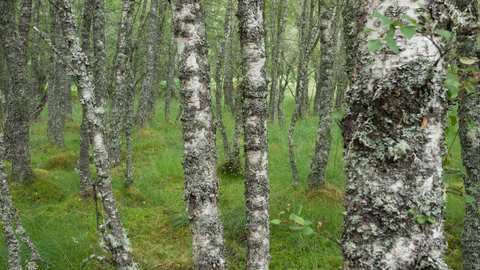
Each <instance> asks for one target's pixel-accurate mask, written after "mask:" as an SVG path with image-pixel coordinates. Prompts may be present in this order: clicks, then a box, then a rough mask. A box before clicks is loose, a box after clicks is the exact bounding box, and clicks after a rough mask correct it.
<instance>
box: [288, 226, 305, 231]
mask: <svg viewBox="0 0 480 270" xmlns="http://www.w3.org/2000/svg"><path fill="white" fill-rule="evenodd" d="M288 228H289V229H290V230H292V231H303V226H297V225H290V226H288Z"/></svg>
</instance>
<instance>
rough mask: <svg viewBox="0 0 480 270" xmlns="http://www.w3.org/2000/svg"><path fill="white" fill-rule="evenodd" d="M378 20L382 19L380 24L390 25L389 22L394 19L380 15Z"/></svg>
mask: <svg viewBox="0 0 480 270" xmlns="http://www.w3.org/2000/svg"><path fill="white" fill-rule="evenodd" d="M380 20H381V21H382V26H385V25H390V24H393V22H394V20H391V19H389V18H387V16H383V15H382V17H380Z"/></svg>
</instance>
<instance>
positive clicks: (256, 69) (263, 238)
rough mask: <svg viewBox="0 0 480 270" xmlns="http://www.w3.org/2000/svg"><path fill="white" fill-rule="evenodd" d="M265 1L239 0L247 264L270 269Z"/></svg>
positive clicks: (252, 267) (254, 267)
mask: <svg viewBox="0 0 480 270" xmlns="http://www.w3.org/2000/svg"><path fill="white" fill-rule="evenodd" d="M264 5H265V2H264V1H255V0H239V1H238V10H237V18H238V21H239V34H240V46H241V47H242V69H243V78H242V83H241V84H240V88H241V89H242V90H241V91H242V93H243V108H242V109H243V125H244V144H243V147H244V152H245V200H246V204H247V211H246V215H247V217H246V220H247V221H246V225H245V226H246V229H247V265H246V268H245V269H257V270H258V269H268V266H269V263H270V259H271V257H270V243H269V242H270V225H269V223H270V207H269V201H270V186H269V178H268V174H269V170H268V140H267V117H268V111H267V109H268V108H267V96H268V86H267V85H268V82H267V74H266V52H265V40H264V37H265V31H264V21H263V10H264Z"/></svg>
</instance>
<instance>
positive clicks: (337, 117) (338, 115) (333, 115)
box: [332, 109, 345, 121]
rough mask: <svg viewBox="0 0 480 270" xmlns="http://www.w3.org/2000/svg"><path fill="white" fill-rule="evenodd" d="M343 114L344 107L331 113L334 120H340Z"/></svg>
mask: <svg viewBox="0 0 480 270" xmlns="http://www.w3.org/2000/svg"><path fill="white" fill-rule="evenodd" d="M344 114H345V109H341V110H338V111H337V112H336V113H334V114H332V117H333V119H335V120H336V121H342V117H343V115H344Z"/></svg>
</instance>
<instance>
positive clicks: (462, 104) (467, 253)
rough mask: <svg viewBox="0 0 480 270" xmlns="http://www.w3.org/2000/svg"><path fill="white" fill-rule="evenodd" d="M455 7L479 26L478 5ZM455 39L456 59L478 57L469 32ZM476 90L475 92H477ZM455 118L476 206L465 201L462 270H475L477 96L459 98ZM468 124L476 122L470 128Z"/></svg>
mask: <svg viewBox="0 0 480 270" xmlns="http://www.w3.org/2000/svg"><path fill="white" fill-rule="evenodd" d="M455 5H456V8H457V9H458V10H460V11H462V12H465V13H466V15H467V16H468V17H467V18H466V19H467V20H466V21H467V23H469V24H470V25H477V24H478V23H477V22H478V19H477V18H478V5H477V3H476V2H471V1H462V0H456V1H455ZM457 40H460V41H461V42H459V44H458V46H457V48H456V51H455V52H456V55H457V56H458V57H477V55H476V52H475V50H473V49H472V48H476V47H477V46H476V43H477V42H476V36H475V35H473V33H472V32H471V31H470V30H469V29H463V28H460V29H458V30H457ZM458 67H459V68H467V66H466V65H463V64H461V63H458ZM470 67H473V68H475V72H476V73H478V72H479V67H478V64H475V65H472V66H470ZM477 91H478V90H477ZM458 118H459V121H458V122H459V128H460V130H459V135H460V144H461V146H462V162H463V166H465V168H466V169H467V177H466V178H465V179H464V187H465V192H466V194H468V195H470V196H473V197H474V198H475V202H474V203H473V204H474V205H475V208H477V209H475V208H474V207H472V205H471V204H470V203H467V202H466V201H465V218H464V222H463V232H462V261H463V269H464V270H476V269H478V268H479V267H480V213H479V211H478V208H479V207H480V194H478V193H477V194H475V193H474V192H472V191H471V190H468V189H470V188H474V189H476V190H477V191H479V192H480V183H479V181H480V162H479V157H480V97H479V96H478V94H477V95H475V94H467V95H464V96H462V97H461V98H460V99H459V102H458ZM469 122H473V123H475V127H474V128H473V129H472V128H470V127H469V125H468V124H469Z"/></svg>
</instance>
